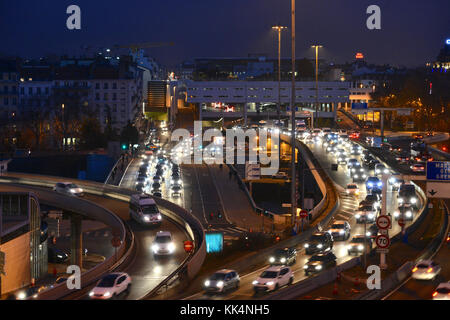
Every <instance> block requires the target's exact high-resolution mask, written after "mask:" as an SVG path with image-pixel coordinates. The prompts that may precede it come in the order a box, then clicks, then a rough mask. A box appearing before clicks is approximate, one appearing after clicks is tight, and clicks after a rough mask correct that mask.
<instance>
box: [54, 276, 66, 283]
mask: <svg viewBox="0 0 450 320" xmlns="http://www.w3.org/2000/svg"><path fill="white" fill-rule="evenodd" d="M67 279H69V277H67V276H61V277H58V278H56V280H55V283H56V284H60V283H64V282H66V281H67Z"/></svg>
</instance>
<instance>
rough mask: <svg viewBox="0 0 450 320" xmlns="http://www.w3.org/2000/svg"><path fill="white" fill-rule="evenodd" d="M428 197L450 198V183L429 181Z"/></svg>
mask: <svg viewBox="0 0 450 320" xmlns="http://www.w3.org/2000/svg"><path fill="white" fill-rule="evenodd" d="M426 195H427V197H428V198H440V199H448V198H450V183H449V182H429V181H427V192H426Z"/></svg>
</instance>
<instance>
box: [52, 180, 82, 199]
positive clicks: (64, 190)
mask: <svg viewBox="0 0 450 320" xmlns="http://www.w3.org/2000/svg"><path fill="white" fill-rule="evenodd" d="M53 191H56V192H57V193H61V194H65V195H70V196H77V197H82V196H84V190H83V189H82V188H80V187H79V186H77V185H76V184H75V183H72V182H58V183H57V184H55V186H54V187H53Z"/></svg>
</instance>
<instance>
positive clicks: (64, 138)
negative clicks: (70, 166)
mask: <svg viewBox="0 0 450 320" xmlns="http://www.w3.org/2000/svg"><path fill="white" fill-rule="evenodd" d="M61 109H62V125H63V150H64V147H65V145H66V122H65V121H64V103H63V104H62V105H61Z"/></svg>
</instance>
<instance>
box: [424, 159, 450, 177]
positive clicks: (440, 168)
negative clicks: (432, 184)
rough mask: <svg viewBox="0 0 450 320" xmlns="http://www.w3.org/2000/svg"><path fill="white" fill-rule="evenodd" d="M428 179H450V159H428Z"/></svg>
mask: <svg viewBox="0 0 450 320" xmlns="http://www.w3.org/2000/svg"><path fill="white" fill-rule="evenodd" d="M427 180H437V181H450V161H428V162H427Z"/></svg>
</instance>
